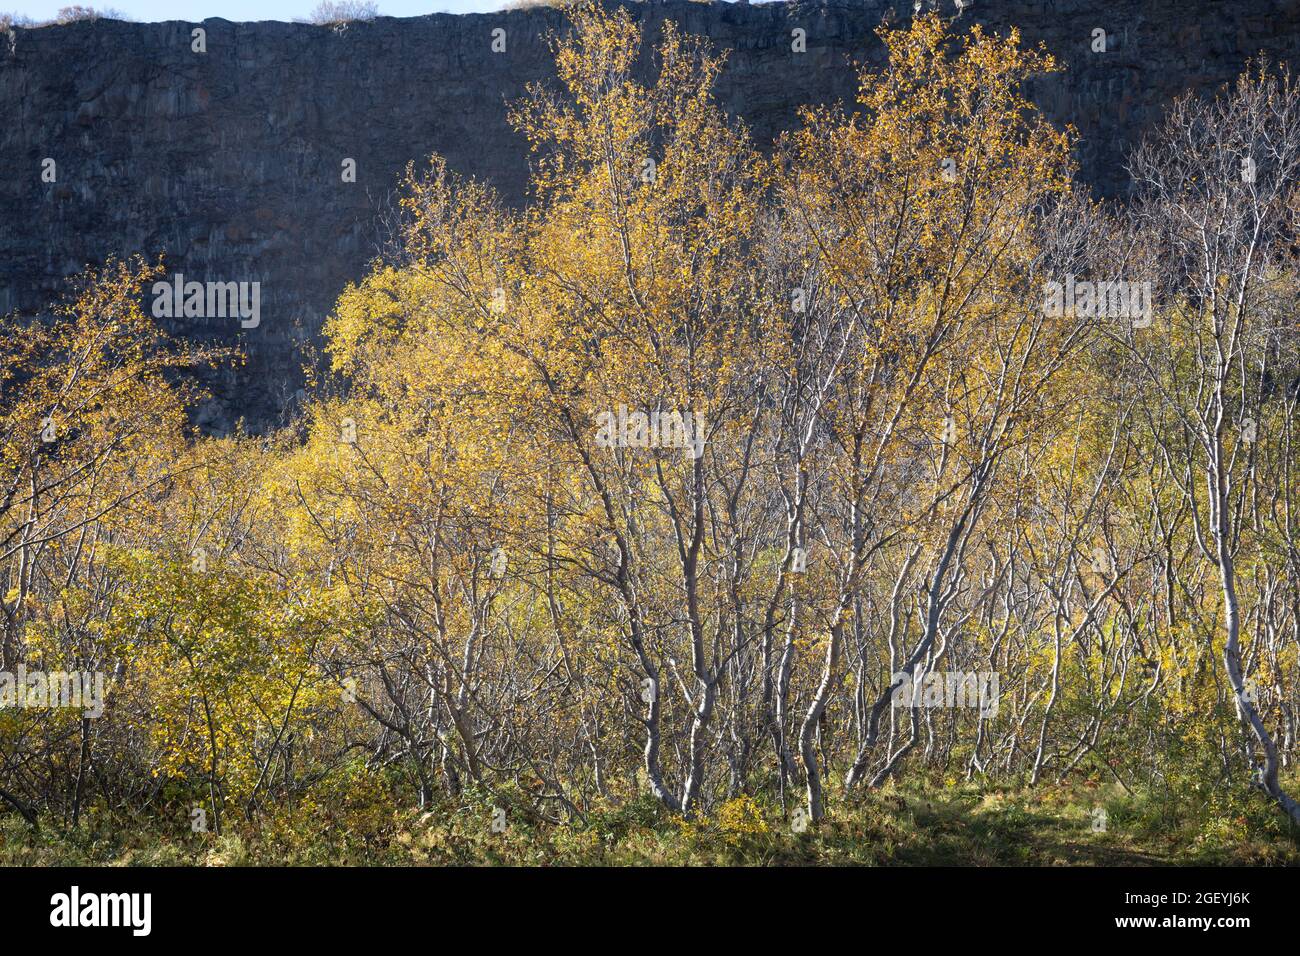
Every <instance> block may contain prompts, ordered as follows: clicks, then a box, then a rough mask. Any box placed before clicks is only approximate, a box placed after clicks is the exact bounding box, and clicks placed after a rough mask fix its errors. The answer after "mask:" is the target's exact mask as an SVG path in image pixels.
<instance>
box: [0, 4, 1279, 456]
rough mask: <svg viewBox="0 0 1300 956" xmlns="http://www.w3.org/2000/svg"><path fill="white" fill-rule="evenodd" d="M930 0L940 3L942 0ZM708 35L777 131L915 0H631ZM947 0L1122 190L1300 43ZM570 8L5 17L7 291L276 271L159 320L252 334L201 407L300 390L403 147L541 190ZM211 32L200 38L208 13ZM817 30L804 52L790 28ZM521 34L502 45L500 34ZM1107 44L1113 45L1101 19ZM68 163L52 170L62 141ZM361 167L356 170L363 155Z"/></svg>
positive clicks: (1248, 23) (1185, 24)
mask: <svg viewBox="0 0 1300 956" xmlns="http://www.w3.org/2000/svg"><path fill="white" fill-rule="evenodd" d="M931 6H933V4H932V3H931V2H930V0H926V3H925V8H926V9H928V8H930V7H931ZM631 9H632V10H633V12H634V14H635V15H636V16H637V17H638V18H639V19H640V20H642V21H644V22H645V23H646V25H647V27H648V29H649V30H650V33H651V35H652V36H653V34H654V33H655V32H656V31H657V29H658V27H659V25H660V24H661V23H662V21H664V20H666V19H667V20H674V21H676V22H677V23H678V24H679V25H680V26H681V27H682V28H683V29H684V30H685V31H686V32H689V33H695V34H702V35H706V36H708V37H709V38H711V40H712V42H713V44H714V46H715V48H717V49H720V50H726V51H729V52H728V60H727V65H726V69H725V71H724V73H723V75H722V78H721V82H720V84H719V88H718V90H717V93H718V96H719V98H720V100H721V102H722V103H723V104H724V106H725V107H726V108H727V109H728V110H729V111H730V112H732V113H734V114H736V115H739V116H741V117H743V118H744V119H745V121H746V122H747V123H748V124H749V125H750V127H751V129H752V130H753V132H754V135H755V138H756V140H757V141H758V142H759V144H760V145H764V146H766V145H767V144H770V143H771V141H772V140H773V139H774V138H775V137H776V136H777V135H779V133H780V132H781V131H783V130H785V129H789V128H791V127H793V126H794V125H795V124H796V123H797V116H796V114H797V110H798V108H799V107H800V106H801V105H804V104H823V103H831V102H848V101H850V100H851V98H852V95H853V91H854V88H855V80H854V76H855V63H870V64H879V63H880V61H881V58H882V54H883V50H882V47H881V44H880V42H879V40H878V39H877V37H876V35H875V30H876V28H877V27H878V26H879V25H880V23H881V22H882V21H883V20H885V19H887V18H890V19H892V20H893V22H902V21H905V20H906V19H907V18H909V17H911V16H912V15H913V3H912V0H859V2H856V3H852V4H848V3H837V2H825V3H798V4H795V3H772V4H763V5H753V6H751V5H748V4H729V3H694V2H685V0H671V2H646V3H633V4H632V5H631ZM939 9H940V10H941V12H942V13H943V14H944V15H945V16H951V17H954V18H955V19H956V20H957V21H958V23H959V24H962V25H966V24H971V23H976V22H978V23H982V24H984V26H985V27H986V28H987V29H991V30H993V31H996V32H999V33H1005V32H1006V31H1008V30H1010V29H1011V28H1012V27H1015V28H1018V29H1019V30H1020V32H1021V35H1022V38H1023V39H1024V40H1025V41H1027V42H1029V43H1033V44H1036V43H1038V42H1039V41H1042V42H1043V43H1045V45H1046V46H1047V48H1048V49H1049V50H1050V51H1051V52H1052V53H1054V54H1055V55H1056V56H1057V57H1058V58H1059V59H1060V60H1061V61H1062V62H1063V63H1064V65H1065V67H1066V70H1065V73H1064V74H1062V75H1058V76H1054V77H1048V78H1043V79H1041V80H1038V81H1036V82H1035V83H1034V86H1033V88H1032V89H1031V91H1030V92H1031V95H1032V96H1033V98H1034V99H1035V101H1036V102H1038V103H1039V104H1040V105H1041V106H1042V107H1043V108H1044V109H1045V110H1046V112H1047V113H1048V114H1049V115H1050V116H1051V117H1052V119H1053V120H1054V121H1056V122H1058V123H1059V124H1065V123H1072V124H1073V125H1074V126H1075V127H1076V128H1077V129H1078V131H1079V133H1080V135H1081V141H1080V144H1079V153H1078V158H1079V162H1080V168H1081V176H1082V178H1083V179H1084V180H1085V181H1086V182H1087V183H1088V184H1090V185H1091V186H1092V187H1093V188H1094V189H1095V190H1096V191H1097V192H1098V193H1100V194H1111V195H1113V194H1116V193H1119V192H1121V191H1122V190H1123V189H1124V188H1125V184H1126V180H1127V177H1126V174H1125V172H1124V169H1123V157H1124V155H1125V153H1126V151H1127V150H1128V148H1129V147H1130V146H1131V145H1132V144H1134V143H1135V142H1136V141H1138V140H1139V139H1140V138H1141V137H1142V136H1143V134H1144V133H1145V132H1146V131H1147V130H1148V129H1150V128H1151V127H1153V126H1154V125H1155V124H1156V123H1157V122H1158V121H1159V119H1160V117H1161V115H1162V113H1163V111H1164V109H1165V107H1166V106H1167V104H1168V103H1169V101H1170V100H1171V99H1173V98H1174V97H1175V96H1177V95H1179V94H1181V93H1182V92H1183V91H1185V90H1187V89H1193V90H1197V91H1208V90H1211V89H1214V88H1216V87H1218V86H1219V85H1221V84H1223V83H1226V82H1228V81H1230V80H1231V79H1232V78H1233V77H1235V76H1236V75H1237V74H1238V73H1239V72H1240V71H1241V69H1242V68H1243V66H1244V64H1245V63H1246V61H1247V60H1248V59H1249V58H1250V57H1252V56H1254V55H1256V54H1258V53H1261V52H1262V53H1264V54H1266V55H1268V56H1269V57H1271V58H1272V59H1273V60H1281V61H1289V62H1292V63H1297V65H1300V57H1298V56H1297V52H1298V49H1297V48H1298V47H1300V0H1232V2H1216V0H1107V2H1104V3H1102V2H1098V0H996V2H993V0H971V2H969V3H968V4H967V5H966V7H965V9H964V10H963V11H961V12H960V14H959V12H958V10H957V8H956V6H955V3H954V0H940V3H939ZM564 24H565V21H564V17H563V15H562V14H561V13H560V12H558V11H555V10H551V9H547V8H536V9H531V10H524V11H518V10H517V11H510V12H503V13H495V14H482V15H467V16H451V15H435V16H428V17H419V18H413V19H392V18H381V19H378V20H374V21H371V22H360V23H351V24H348V25H346V27H333V28H332V27H327V26H314V25H306V24H288V23H276V22H262V23H229V22H227V21H224V20H207V21H204V22H203V23H202V24H195V23H185V22H168V23H140V24H137V23H121V22H116V21H103V20H101V21H95V22H79V23H72V24H69V25H66V26H53V27H42V28H38V29H18V30H15V31H13V32H11V33H8V34H5V33H0V313H4V312H8V311H11V310H15V309H16V310H21V311H22V312H25V313H38V312H40V311H41V310H43V309H44V308H45V306H46V304H47V303H48V302H49V301H50V300H51V299H52V297H54V296H56V295H57V294H58V293H59V291H60V288H61V286H62V282H63V279H64V277H65V276H67V275H69V274H71V273H74V272H77V271H80V270H81V269H82V268H84V267H85V265H87V264H95V263H99V262H102V261H103V260H104V259H105V258H106V257H108V256H109V255H112V254H118V255H121V254H129V253H135V252H139V253H143V254H145V255H147V256H149V257H150V258H152V257H154V256H156V255H157V254H159V253H163V254H165V255H166V262H167V266H168V269H169V271H170V272H173V273H174V272H181V273H184V275H185V277H186V278H187V279H193V280H198V281H201V282H207V281H219V282H229V281H242V282H251V281H258V282H260V283H261V321H260V324H259V325H258V326H257V327H256V328H252V329H241V328H240V323H239V321H238V320H237V319H214V320H160V321H167V322H170V324H171V325H172V326H174V328H175V330H176V331H177V332H179V333H181V334H185V335H189V336H195V337H203V338H207V339H211V340H214V341H223V342H237V343H240V344H242V345H243V346H244V347H245V348H246V350H247V352H248V356H249V361H248V363H247V364H246V365H243V366H240V367H238V368H231V369H228V370H224V371H221V372H218V373H216V374H214V375H213V376H211V377H210V379H209V380H208V382H207V384H208V385H209V386H210V387H211V388H212V389H213V391H214V392H215V394H216V398H217V400H216V402H215V403H213V404H212V406H211V407H209V408H207V409H206V410H205V412H204V413H203V415H202V416H201V421H202V423H203V424H205V425H206V426H207V427H210V428H212V429H215V430H223V429H225V428H228V427H229V426H230V423H231V422H232V421H233V420H234V419H235V418H236V417H239V416H243V417H245V418H246V419H248V421H249V423H250V425H251V426H252V427H253V428H255V429H256V428H261V427H265V426H267V425H269V424H271V423H273V422H275V421H276V420H278V419H279V418H280V417H281V416H282V414H283V413H284V411H285V410H286V409H287V408H290V407H291V406H292V403H293V401H294V398H293V396H294V392H295V391H296V389H297V387H298V382H299V380H300V368H301V365H302V353H303V349H304V347H305V346H306V345H308V344H310V343H311V342H312V341H313V340H314V339H315V338H316V336H317V335H318V332H319V329H320V325H321V322H322V320H323V318H324V316H325V315H326V314H327V313H328V312H329V309H330V308H331V306H332V304H333V302H334V300H335V298H336V297H337V295H338V293H339V292H340V291H341V290H342V288H343V286H344V285H345V284H346V283H347V282H348V281H350V280H356V279H359V278H360V277H361V276H362V275H363V274H364V272H365V270H366V266H367V263H368V261H369V260H370V259H371V258H372V257H373V256H374V255H375V254H376V252H377V250H378V248H379V246H380V244H381V243H382V241H383V229H382V227H381V226H380V220H381V214H382V213H383V211H384V209H385V208H386V207H389V206H391V203H392V197H393V190H394V187H395V185H396V183H397V180H398V178H399V176H400V174H401V171H402V170H403V168H404V167H405V165H406V163H407V162H408V161H410V160H415V161H416V162H417V163H420V162H422V161H423V159H424V158H425V157H427V156H428V155H429V154H430V153H432V152H439V153H442V154H443V155H444V156H446V157H447V159H448V162H449V163H450V165H451V166H452V168H453V169H455V170H457V171H458V172H460V173H463V174H467V175H472V176H476V177H480V178H483V179H486V180H489V181H490V182H492V183H493V184H495V185H496V186H497V188H498V189H499V190H500V191H501V193H502V195H503V196H504V198H505V199H506V200H507V201H509V202H511V203H519V202H522V201H523V200H524V198H525V196H524V189H525V182H526V176H527V168H528V167H527V163H528V156H527V151H526V149H525V144H524V143H523V141H522V140H521V138H520V137H519V136H517V135H516V134H515V133H514V132H513V131H512V130H511V129H510V127H509V125H508V123H507V120H506V112H507V104H508V103H509V102H510V101H511V100H514V99H517V98H518V97H520V96H522V95H523V93H524V90H525V86H526V85H527V84H528V83H530V82H534V81H543V82H548V81H549V82H553V81H554V66H553V62H552V58H551V54H550V50H549V46H548V42H547V36H548V34H549V33H551V32H552V31H555V30H562V29H564ZM200 26H201V27H202V28H203V29H204V30H205V31H206V47H207V52H206V53H197V52H194V51H193V50H192V33H191V31H192V30H193V29H194V28H195V27H200ZM797 28H798V29H803V30H804V31H806V38H807V39H806V43H807V51H806V52H804V53H796V52H793V51H792V31H793V30H795V29H797ZM497 29H503V30H504V31H505V47H506V49H505V52H503V53H501V52H494V51H493V39H494V34H493V31H494V30H497ZM1098 29H1101V30H1105V31H1106V34H1107V50H1106V52H1104V53H1097V52H1094V51H1093V49H1092V47H1093V39H1094V31H1095V30H1098ZM46 158H52V159H54V160H55V162H56V167H55V168H56V172H57V180H56V181H55V182H53V183H50V182H44V181H43V180H42V175H41V173H42V168H43V167H42V162H43V160H44V159H46ZM348 158H350V159H353V160H355V162H356V182H344V181H343V177H342V175H341V171H342V164H343V161H344V160H345V159H348Z"/></svg>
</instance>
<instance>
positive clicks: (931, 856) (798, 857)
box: [0, 784, 1300, 866]
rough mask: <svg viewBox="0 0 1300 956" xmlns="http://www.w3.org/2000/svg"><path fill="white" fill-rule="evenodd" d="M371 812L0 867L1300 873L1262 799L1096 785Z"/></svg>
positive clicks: (8, 854)
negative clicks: (809, 821)
mask: <svg viewBox="0 0 1300 956" xmlns="http://www.w3.org/2000/svg"><path fill="white" fill-rule="evenodd" d="M1192 796H1193V797H1194V796H1195V795H1192ZM362 797H363V799H359V800H352V801H350V802H349V803H347V804H346V805H343V806H339V807H335V808H334V809H331V810H328V811H322V810H319V809H317V808H313V807H299V808H296V810H295V812H293V813H292V814H290V813H285V814H284V815H283V816H282V817H278V818H277V817H271V818H262V819H261V820H260V821H259V823H258V825H257V826H255V827H254V826H252V825H250V824H248V823H247V822H246V821H240V822H239V823H238V824H235V823H233V822H232V823H230V824H228V825H227V827H226V832H225V833H224V834H223V835H221V836H217V835H216V834H214V833H192V832H189V827H188V826H187V825H185V822H184V814H183V813H181V814H180V817H181V822H179V823H178V825H177V826H176V828H175V829H174V830H172V831H170V832H166V833H164V832H162V831H161V830H160V829H159V827H158V825H157V817H156V816H155V817H153V818H151V820H152V823H144V822H139V821H137V822H133V821H130V820H125V819H108V818H105V817H102V816H99V815H92V817H91V819H90V821H89V822H87V823H84V824H83V825H82V826H80V827H79V828H77V829H76V830H68V829H58V828H56V827H54V826H52V825H49V824H47V825H46V826H45V827H43V828H42V829H41V830H40V831H39V832H34V831H32V829H31V828H30V827H28V826H27V825H26V824H25V823H24V822H22V821H21V820H19V819H17V818H0V864H3V865H9V866H25V865H79V864H100V865H113V866H151V865H206V866H238V865H280V864H289V865H313V864H315V865H350V864H352V865H355V864H369V865H445V864H459V865H500V864H504V865H534V864H553V865H647V864H648V865H817V864H822V865H968V866H988V865H1014V866H1020V865H1027V866H1058V865H1075V866H1079V865H1082V866H1088V865H1167V864H1188V863H1195V864H1208V865H1219V864H1237V865H1256V864H1264V865H1276V864H1290V865H1300V832H1298V831H1297V830H1296V828H1294V827H1291V826H1290V825H1289V824H1288V823H1287V821H1286V820H1285V819H1284V818H1283V817H1282V816H1281V815H1280V814H1279V813H1277V812H1276V811H1275V810H1273V809H1272V807H1270V806H1269V805H1268V802H1267V801H1266V800H1264V799H1263V798H1261V797H1257V796H1255V795H1253V794H1240V795H1234V796H1233V799H1232V801H1231V805H1227V806H1224V805H1223V804H1222V801H1216V800H1213V799H1210V800H1199V801H1198V800H1196V799H1190V800H1189V799H1188V798H1187V795H1179V797H1178V799H1177V800H1176V801H1175V800H1173V799H1172V798H1171V797H1170V796H1169V795H1164V796H1161V797H1156V796H1152V795H1144V794H1141V793H1139V794H1129V793H1126V792H1125V791H1124V790H1122V789H1120V788H1119V787H1118V786H1116V787H1108V786H1101V785H1088V784H1081V785H1077V786H1073V787H1052V786H1046V787H1038V788H1036V789H1034V790H1033V791H1027V790H1023V789H1014V788H998V787H992V786H988V785H986V786H984V787H982V788H980V787H975V786H959V785H951V786H943V785H942V784H939V785H937V786H935V785H931V786H925V787H915V786H909V787H904V788H901V789H892V788H890V789H886V790H885V791H883V792H880V793H869V794H863V795H861V796H855V798H854V799H853V800H852V801H848V802H845V801H838V802H837V803H836V804H835V805H834V806H833V807H832V809H831V813H830V816H829V818H828V819H827V820H826V821H824V822H823V824H822V825H821V826H820V827H807V828H806V829H805V830H804V831H803V832H801V833H797V832H794V828H793V827H792V825H791V821H790V819H789V817H783V816H782V814H781V813H780V810H779V807H776V806H773V805H770V804H765V803H763V802H760V801H755V800H752V799H749V798H741V799H739V800H736V801H732V802H730V803H727V804H725V805H723V806H721V807H719V808H717V810H716V812H715V813H714V814H713V815H712V816H711V817H710V818H708V819H698V820H694V821H686V820H682V819H680V818H676V817H673V816H672V815H670V814H666V813H664V812H662V811H661V810H659V809H658V807H657V806H656V805H655V804H654V803H653V801H651V800H649V799H645V798H638V799H636V800H633V801H631V802H628V803H625V804H623V805H622V806H620V807H618V808H610V809H607V810H603V811H600V812H596V813H593V814H590V815H589V816H588V817H587V819H586V820H585V821H582V822H578V823H575V824H574V825H562V826H556V825H552V824H546V823H541V822H536V821H530V820H529V819H528V817H527V815H526V814H525V813H524V812H522V811H520V810H518V809H514V810H511V809H507V815H506V818H505V830H504V832H494V831H493V828H492V821H493V817H494V810H495V807H496V806H498V805H502V804H505V805H506V807H507V808H509V807H510V805H511V802H510V800H509V799H508V797H506V798H503V795H500V794H498V795H497V796H496V797H494V798H491V799H483V800H470V801H467V802H466V803H465V804H463V805H461V806H458V807H457V808H455V809H451V808H448V809H445V810H437V811H433V812H428V813H423V814H419V813H402V814H393V813H392V812H391V810H386V809H380V806H382V805H381V804H373V803H367V801H366V800H365V799H364V795H362ZM1099 808H1100V809H1104V810H1105V818H1104V824H1103V823H1102V822H1100V821H1101V817H1100V813H1099ZM497 819H498V826H500V822H501V818H500V817H499V816H498V817H497Z"/></svg>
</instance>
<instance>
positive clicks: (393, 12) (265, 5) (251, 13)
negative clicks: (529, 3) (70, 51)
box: [0, 0, 506, 21]
mask: <svg viewBox="0 0 1300 956" xmlns="http://www.w3.org/2000/svg"><path fill="white" fill-rule="evenodd" d="M316 2H317V0H0V11H3V12H9V13H21V14H24V15H26V16H29V17H31V18H32V19H33V20H49V19H51V18H52V17H53V16H54V14H55V13H56V12H57V11H58V9H59V7H66V6H71V5H73V4H74V3H79V4H81V5H82V6H91V7H112V8H113V9H115V10H120V11H122V12H123V13H125V14H126V15H127V16H128V17H130V18H131V19H132V20H190V21H198V20H204V19H206V18H208V17H222V18H224V19H226V20H294V19H298V18H303V17H306V16H307V14H309V13H310V12H311V10H312V8H313V7H315V6H316ZM376 2H377V4H378V6H379V12H380V13H381V14H384V15H387V16H390V17H418V16H423V15H425V14H427V13H483V12H485V11H488V10H499V9H501V7H503V6H505V3H506V0H376Z"/></svg>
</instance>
